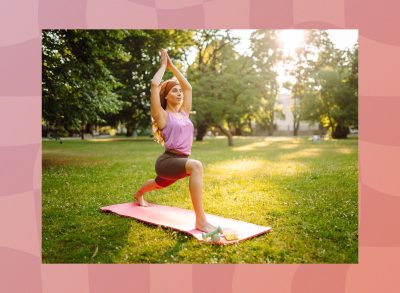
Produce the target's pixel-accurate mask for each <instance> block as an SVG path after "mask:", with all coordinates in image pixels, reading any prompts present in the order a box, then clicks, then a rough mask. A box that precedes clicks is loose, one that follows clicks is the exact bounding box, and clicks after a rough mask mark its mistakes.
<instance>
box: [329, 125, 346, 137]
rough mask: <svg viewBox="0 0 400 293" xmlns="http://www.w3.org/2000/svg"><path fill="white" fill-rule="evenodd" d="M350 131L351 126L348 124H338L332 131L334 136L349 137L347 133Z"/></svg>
mask: <svg viewBox="0 0 400 293" xmlns="http://www.w3.org/2000/svg"><path fill="white" fill-rule="evenodd" d="M349 133H350V131H349V128H348V127H347V126H343V125H341V124H338V125H337V126H336V128H335V129H334V130H333V131H332V138H339V139H340V138H347V135H348V134H349Z"/></svg>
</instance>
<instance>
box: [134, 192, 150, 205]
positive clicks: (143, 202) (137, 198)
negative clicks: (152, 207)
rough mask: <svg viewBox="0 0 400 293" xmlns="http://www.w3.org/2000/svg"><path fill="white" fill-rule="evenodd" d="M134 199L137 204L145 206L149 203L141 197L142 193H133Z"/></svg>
mask: <svg viewBox="0 0 400 293" xmlns="http://www.w3.org/2000/svg"><path fill="white" fill-rule="evenodd" d="M135 199H136V201H137V202H138V204H139V205H140V206H142V207H147V206H148V205H149V203H148V202H147V201H145V200H144V198H143V194H142V195H139V194H135Z"/></svg>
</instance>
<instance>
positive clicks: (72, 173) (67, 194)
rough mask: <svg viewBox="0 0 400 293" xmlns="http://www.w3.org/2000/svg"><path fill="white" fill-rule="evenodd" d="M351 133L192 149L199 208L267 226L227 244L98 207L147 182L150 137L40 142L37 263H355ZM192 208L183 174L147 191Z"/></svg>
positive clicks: (155, 148)
mask: <svg viewBox="0 0 400 293" xmlns="http://www.w3.org/2000/svg"><path fill="white" fill-rule="evenodd" d="M357 144H358V142H357V139H354V138H351V139H347V140H331V141H321V142H317V143H314V142H311V141H310V140H309V139H307V138H304V137H303V138H261V137H260V138H255V137H253V138H241V137H235V146H234V147H228V146H227V142H226V139H225V138H215V139H206V140H204V141H203V142H195V143H194V145H193V150H192V156H191V158H193V159H198V160H200V161H202V163H203V166H204V208H205V211H206V213H210V214H215V215H219V216H223V217H227V218H233V219H237V220H241V221H247V222H251V223H255V224H259V225H263V226H271V227H272V228H273V230H272V231H271V232H269V233H267V234H263V235H261V236H258V237H256V238H253V239H250V240H246V241H243V242H240V243H237V244H233V245H228V246H216V245H209V244H205V243H201V242H198V241H197V240H195V239H194V238H193V237H191V236H188V235H186V234H183V233H179V232H176V231H174V230H171V229H165V228H160V227H157V226H153V225H148V224H144V223H141V222H139V221H136V220H133V219H129V218H124V217H119V216H117V215H114V214H111V213H102V212H100V211H99V208H100V207H102V206H107V205H112V204H117V203H123V202H128V201H131V200H132V194H133V192H134V191H136V190H137V189H138V188H139V187H140V186H141V184H142V183H143V182H144V181H145V180H147V179H150V178H154V176H155V173H154V162H155V160H156V158H157V156H158V155H159V154H161V152H162V148H161V146H159V145H157V144H156V143H155V142H153V141H152V140H151V139H130V140H111V141H107V140H103V141H79V140H68V141H67V140H65V141H64V142H63V144H59V143H58V142H55V141H43V179H42V180H43V198H42V200H43V202H42V204H43V208H42V213H43V220H42V229H43V237H42V253H43V263H357V262H358V232H357V231H358V226H357V225H358V209H357V207H358V200H357V198H358V181H357V178H358V167H357V165H358V161H357V158H358V149H357ZM145 197H146V199H147V200H148V201H150V202H154V203H157V204H161V205H169V206H176V207H181V208H186V209H192V205H191V200H190V195H189V188H188V179H187V178H186V179H182V180H180V181H178V182H176V183H175V184H174V185H172V186H170V187H168V188H165V189H162V190H157V191H153V192H151V193H148V194H146V195H145Z"/></svg>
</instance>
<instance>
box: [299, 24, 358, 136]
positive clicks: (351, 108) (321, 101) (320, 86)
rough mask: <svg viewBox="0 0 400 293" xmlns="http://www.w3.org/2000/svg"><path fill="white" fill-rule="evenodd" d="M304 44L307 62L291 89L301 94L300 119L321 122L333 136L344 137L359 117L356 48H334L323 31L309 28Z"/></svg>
mask: <svg viewBox="0 0 400 293" xmlns="http://www.w3.org/2000/svg"><path fill="white" fill-rule="evenodd" d="M306 46H308V48H307V49H306V52H307V53H308V55H307V56H308V57H307V60H308V61H307V64H308V65H307V67H305V71H304V73H303V74H302V75H301V76H302V77H301V78H300V79H298V80H297V82H296V84H295V86H293V88H292V94H293V95H294V96H296V95H297V96H299V93H300V94H301V105H300V109H301V110H300V113H301V115H302V116H301V119H304V120H309V121H315V122H320V123H322V125H323V126H325V127H327V128H329V129H330V132H331V135H332V137H333V138H346V137H347V134H348V133H349V127H350V126H353V125H356V124H357V120H358V119H357V104H358V98H357V82H356V81H357V80H358V77H357V75H356V71H357V66H358V65H356V63H357V62H358V57H357V50H356V49H354V50H353V51H343V50H340V49H338V48H335V46H334V44H333V43H332V41H331V40H330V39H329V35H328V33H327V32H326V31H311V32H310V33H309V35H308V38H307V41H306ZM296 70H301V69H296ZM296 70H295V74H296ZM297 73H299V74H300V73H301V71H297ZM299 97H300V96H299Z"/></svg>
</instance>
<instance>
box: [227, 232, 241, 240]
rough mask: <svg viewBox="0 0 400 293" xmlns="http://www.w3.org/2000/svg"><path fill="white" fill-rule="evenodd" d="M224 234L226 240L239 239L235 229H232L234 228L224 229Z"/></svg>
mask: <svg viewBox="0 0 400 293" xmlns="http://www.w3.org/2000/svg"><path fill="white" fill-rule="evenodd" d="M224 236H225V239H226V240H228V241H232V240H237V239H239V236H238V233H237V231H234V230H227V231H224Z"/></svg>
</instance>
